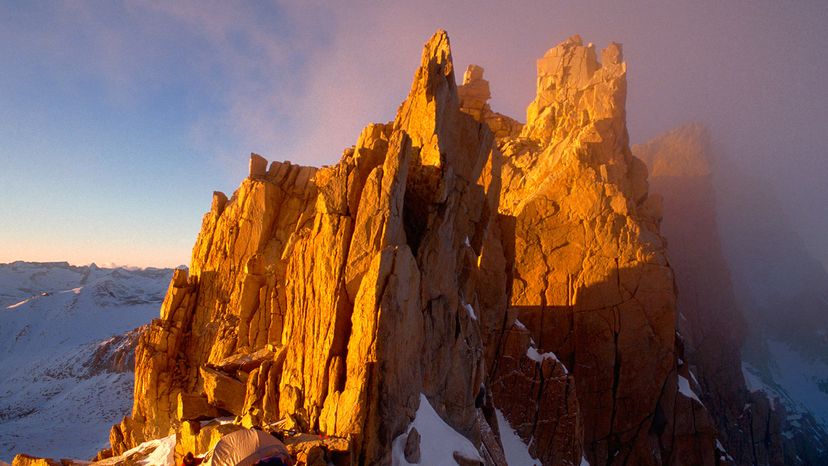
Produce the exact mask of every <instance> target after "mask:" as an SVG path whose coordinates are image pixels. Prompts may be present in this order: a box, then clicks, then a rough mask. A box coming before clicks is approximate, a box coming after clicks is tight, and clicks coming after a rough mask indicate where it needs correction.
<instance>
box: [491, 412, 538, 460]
mask: <svg viewBox="0 0 828 466" xmlns="http://www.w3.org/2000/svg"><path fill="white" fill-rule="evenodd" d="M495 414H496V415H497V428H498V430H499V431H500V442H501V443H502V444H503V453H504V454H505V455H506V462H507V463H508V465H509V466H536V465H540V462H539V461H537V460H536V459H535V458H533V457H532V455H531V454H529V446H527V445H526V444H525V443H523V440H521V438H520V436H518V434H517V432H515V430H514V429H512V426H511V425H509V421H507V420H506V418H505V417H504V416H503V413H502V412H500V410H499V409H495Z"/></svg>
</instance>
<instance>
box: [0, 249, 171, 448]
mask: <svg viewBox="0 0 828 466" xmlns="http://www.w3.org/2000/svg"><path fill="white" fill-rule="evenodd" d="M171 276H172V270H171V269H151V268H150V269H140V270H137V269H125V268H114V269H110V268H100V267H97V266H95V265H94V264H92V265H90V266H82V267H78V266H71V265H69V264H67V263H65V262H61V263H27V262H15V263H12V264H0V460H4V461H11V459H12V457H13V456H14V455H15V454H17V453H29V454H34V455H38V454H41V455H51V456H64V457H76V458H88V457H91V456H93V455H94V454H95V452H96V451H97V450H99V449H100V448H103V447H105V446H106V445H107V443H108V436H109V426H110V425H111V424H113V423H114V422H117V421H118V420H119V419H121V418H122V417H123V416H124V415H125V414H128V413H129V410H130V408H131V406H132V386H133V373H132V371H133V365H134V362H133V361H134V360H133V357H134V356H133V352H134V348H135V344H136V342H137V338H138V335H139V329H138V327H140V326H142V325H145V324H147V323H149V322H150V321H151V320H152V319H153V318H155V317H157V316H158V312H159V307H160V304H161V301H162V300H163V298H164V294H165V292H166V290H167V286H168V284H169V281H170V277H171Z"/></svg>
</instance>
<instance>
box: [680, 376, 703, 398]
mask: <svg viewBox="0 0 828 466" xmlns="http://www.w3.org/2000/svg"><path fill="white" fill-rule="evenodd" d="M678 389H679V392H680V393H681V394H682V395H684V396H686V397H687V398H690V399H693V400H696V401H698V402H699V403H700V404H701V400H700V399H699V397H698V396H697V395H696V392H694V391H693V389H692V388H690V381H689V380H687V378H686V377H684V376H683V375H681V374H679V376H678Z"/></svg>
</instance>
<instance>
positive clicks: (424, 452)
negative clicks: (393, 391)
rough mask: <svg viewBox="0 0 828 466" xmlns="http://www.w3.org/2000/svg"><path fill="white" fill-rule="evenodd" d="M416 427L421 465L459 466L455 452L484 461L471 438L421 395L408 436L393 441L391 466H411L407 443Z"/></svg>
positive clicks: (401, 436)
mask: <svg viewBox="0 0 828 466" xmlns="http://www.w3.org/2000/svg"><path fill="white" fill-rule="evenodd" d="M412 428H416V429H417V432H419V433H420V462H419V463H418V464H422V465H426V464H427V465H430V466H457V461H455V460H454V452H458V453H459V454H460V455H462V456H464V457H466V458H469V459H473V460H477V461H483V459H482V458H481V457H480V453H478V452H477V449H476V448H475V447H474V444H472V443H471V441H470V440H469V439H467V438H466V437H463V436H462V435H460V433H459V432H457V431H456V430H454V429H453V428H452V427H451V426H449V425H448V424H446V422H445V421H443V419H441V418H440V416H439V415H438V414H437V412H436V411H434V408H432V407H431V403H429V402H428V398H426V396H425V395H423V394H422V393H421V394H420V407H419V408H418V409H417V414H416V415H415V417H414V421H412V422H411V424H409V426H408V428H407V429H406V431H405V433H403V434H400V435H398V436H397V438H395V439H394V442H393V443H392V446H391V464H392V465H394V466H409V465H411V464H412V463H409V462H408V461H406V459H405V453H404V451H405V442H406V440H408V433H409V432H411V429H412Z"/></svg>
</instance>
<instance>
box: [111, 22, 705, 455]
mask: <svg viewBox="0 0 828 466" xmlns="http://www.w3.org/2000/svg"><path fill="white" fill-rule="evenodd" d="M489 96H490V90H489V86H488V83H487V82H486V81H485V80H484V79H483V71H482V69H481V68H480V67H470V69H469V70H468V71H467V73H466V75H465V77H464V80H463V84H462V85H461V86H458V85H457V84H456V77H455V70H454V67H453V63H452V57H451V50H450V46H449V40H448V36H447V35H446V34H445V33H444V32H442V31H441V32H438V33H437V34H435V35H434V36H433V37H432V38H431V39H430V40H429V41H428V43H427V44H426V45H425V49H424V51H423V55H422V60H421V65H420V67H419V68H418V70H417V72H416V73H415V76H414V81H413V84H412V86H411V90H410V93H409V95H408V97H407V98H406V100H405V101H404V102H403V103H402V105H401V106H400V108H399V110H398V113H397V116H396V118H395V119H394V121H392V122H388V123H385V124H371V125H369V126H367V127H366V128H365V129H364V130H363V132H362V134H361V135H360V136H359V138H358V140H357V143H356V145H355V146H353V147H352V148H349V149H347V150H346V151H345V153H344V154H343V156H342V158H341V160H340V161H339V163H337V164H336V165H334V166H331V167H323V168H320V169H316V168H308V167H299V166H296V165H291V164H290V163H287V162H285V163H278V162H274V163H272V164H271V165H270V166H269V168H268V167H267V165H266V162H265V161H264V160H263V159H262V158H261V157H259V156H256V155H254V156H252V157H251V170H250V176H249V177H248V178H247V179H246V180H245V181H244V182H243V183H242V185H241V187H240V188H239V189H238V190H237V191H236V193H235V194H234V195H233V196H232V197H231V198H230V199H227V198H226V197H225V196H224V195H223V194H221V193H215V194H214V197H213V205H212V208H211V211H210V212H208V213H207V214H206V215H205V217H204V221H203V225H202V230H201V233H200V234H199V237H198V239H197V241H196V246H195V248H194V250H193V258H192V264H191V268H190V273H189V275H187V274H186V272H183V271H178V272H176V275H175V276H174V277H173V280H172V283H171V284H170V288H169V291H168V294H167V297H166V299H165V301H164V304H163V306H162V309H161V317H160V319H157V320H156V321H154V322H153V323H152V325H151V326H150V328H149V330H148V331H147V332H146V333H145V334H144V335H143V336H142V338H141V341H140V343H139V347H138V350H137V352H136V385H135V397H136V399H135V405H134V408H133V413H132V416H131V417H129V418H126V419H124V421H123V422H122V423H120V424H119V425H116V426H115V427H113V429H112V434H111V442H112V447H113V450H114V452H115V453H116V454H117V453H120V452H123V451H124V450H125V449H127V448H130V447H132V446H134V445H136V444H137V443H139V442H141V441H143V440H146V439H150V438H158V437H164V436H166V435H168V434H169V433H171V432H176V431H178V432H179V433H180V432H181V430H182V428H183V427H182V426H185V427H186V426H190V424H189V423H188V422H187V421H189V420H190V419H192V418H193V417H195V416H196V414H197V413H194V411H197V410H198V407H199V406H203V407H205V408H204V410H205V411H207V408H206V407H207V406H210V405H212V406H211V409H217V410H220V411H221V412H222V413H223V414H231V415H235V416H236V417H237V419H238V420H239V421H240V422H241V423H242V424H244V425H248V426H250V425H252V426H255V425H265V424H268V423H271V422H274V421H276V420H279V419H282V418H285V417H288V416H289V417H290V418H291V419H292V420H293V422H295V424H296V425H297V427H298V428H299V429H301V430H303V431H306V432H320V433H325V434H328V435H334V436H337V437H344V438H347V439H349V442H350V452H351V453H350V454H351V461H352V464H389V463H391V461H392V458H391V454H392V442H393V441H394V440H395V439H397V438H398V437H400V436H401V435H404V436H407V435H408V434H406V429H407V428H408V426H409V425H410V423H411V422H412V419H413V418H414V416H415V413H416V412H417V410H418V407H419V404H420V399H421V396H420V394H424V395H425V397H426V398H427V399H428V400H429V401H430V404H431V406H433V408H434V409H435V411H436V412H437V414H438V415H439V416H440V417H441V418H442V420H443V421H445V422H446V423H448V424H449V425H450V426H452V427H453V428H454V429H455V430H457V431H458V432H459V433H460V434H462V435H463V436H465V437H466V438H468V439H469V440H470V441H471V442H472V443H473V444H474V445H475V446H476V447H477V448H478V450H479V453H480V457H481V458H482V460H483V462H484V463H486V464H502V458H503V457H504V456H503V455H504V452H503V451H502V444H501V442H500V440H499V435H500V434H499V432H498V424H497V419H496V417H495V413H496V411H497V410H499V411H500V412H501V413H502V414H503V416H504V417H505V418H506V420H508V422H509V423H510V424H511V425H512V427H513V428H514V429H515V430H516V431H517V433H518V435H519V436H520V437H521V439H522V440H524V442H526V443H527V444H528V445H529V447H528V448H529V452H530V453H531V454H532V456H534V457H536V458H538V459H539V460H540V461H541V462H542V463H543V464H546V465H567V464H581V461H582V458H586V459H587V460H588V461H589V462H590V463H591V464H601V465H605V464H606V465H611V464H618V465H621V464H639V465H648V464H694V465H701V464H711V465H712V464H716V461H717V456H716V452H715V447H714V444H715V429H714V427H713V424H712V422H711V421H710V419H709V416H708V414H707V412H706V410H705V408H704V407H703V406H702V405H701V404H700V402H699V401H698V399H697V397H696V396H695V394H694V393H693V391H692V390H693V389H694V388H695V389H698V387H696V386H695V384H693V386H690V384H691V383H688V382H686V381H687V380H688V377H689V374H688V372H687V368H686V366H684V365H679V363H678V362H677V361H678V359H679V357H680V356H681V342H680V340H678V339H677V337H676V324H675V322H676V294H675V289H674V276H673V272H672V270H671V268H670V266H669V264H668V262H667V257H666V251H665V247H666V244H665V241H664V239H663V238H662V237H661V236H660V234H659V222H660V215H661V210H660V209H661V203H660V199H658V198H652V197H650V196H649V195H648V188H647V171H646V167H645V165H644V164H643V163H642V162H641V161H640V160H638V159H636V158H635V157H633V156H632V154H631V152H630V148H629V144H628V136H627V130H626V123H625V100H626V65H625V64H624V63H623V57H622V53H621V47H620V46H619V45H617V44H612V45H610V46H609V47H608V48H607V49H606V50H604V51H603V52H602V53H601V60H600V61H599V60H598V58H597V53H596V51H595V49H594V47H593V46H592V45H584V44H583V43H582V41H581V39H580V38H579V37H577V36H576V37H573V38H570V39H568V40H567V41H565V42H564V43H562V44H561V45H559V46H557V47H555V48H553V49H551V50H549V51H548V52H547V53H546V54H545V55H544V57H543V58H541V59H540V60H539V61H538V92H537V97H536V99H535V101H534V102H533V103H532V104H531V105H530V107H529V110H528V112H527V122H526V124H525V125H522V124H520V123H518V122H517V121H516V120H514V119H511V118H509V117H505V116H503V115H500V114H498V113H496V112H494V111H492V110H491V108H490V107H489V105H488V103H487V101H488V98H489ZM682 381H684V385H682ZM685 385H686V386H685ZM240 387H244V390H243V392H244V395H243V397H242V396H241V395H240V393H241V392H242V390H241V388H240ZM221 393H225V394H226V395H220V394H221ZM217 394H218V395H217ZM222 397H225V398H226V399H224V398H222ZM181 413H189V414H188V415H187V417H188V418H189V419H184V418H183V415H182V414H181ZM187 428H189V427H187ZM412 438H413V437H412ZM408 440H410V439H406V441H405V442H403V443H405V444H406V451H409V452H414V451H418V450H417V449H416V446H414V445H409V443H412V442H410V441H408ZM412 454H413V453H412ZM461 461H465V460H461Z"/></svg>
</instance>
